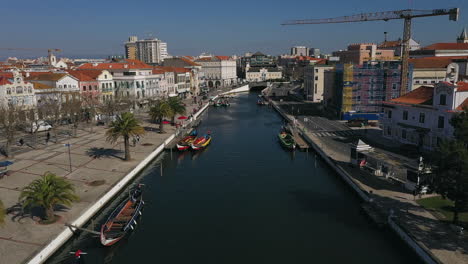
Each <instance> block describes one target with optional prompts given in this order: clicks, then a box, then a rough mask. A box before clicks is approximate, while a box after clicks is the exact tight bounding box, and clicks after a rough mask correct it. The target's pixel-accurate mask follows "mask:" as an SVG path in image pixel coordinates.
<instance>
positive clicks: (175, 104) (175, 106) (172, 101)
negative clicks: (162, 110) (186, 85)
mask: <svg viewBox="0 0 468 264" xmlns="http://www.w3.org/2000/svg"><path fill="white" fill-rule="evenodd" d="M167 103H168V104H169V107H170V108H171V110H172V114H171V118H172V124H174V123H175V117H176V115H178V114H179V115H183V114H185V105H184V103H183V102H182V99H180V98H179V97H176V96H174V97H169V99H167Z"/></svg>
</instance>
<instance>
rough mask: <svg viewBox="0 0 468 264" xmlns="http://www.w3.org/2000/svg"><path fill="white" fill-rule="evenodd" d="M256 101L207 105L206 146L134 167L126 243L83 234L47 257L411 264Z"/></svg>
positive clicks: (248, 98) (253, 97)
mask: <svg viewBox="0 0 468 264" xmlns="http://www.w3.org/2000/svg"><path fill="white" fill-rule="evenodd" d="M256 100H257V94H255V93H250V94H242V95H238V96H237V97H235V98H234V99H232V100H231V106H230V107H227V108H211V109H210V110H209V111H208V112H207V113H206V116H205V117H204V120H203V121H202V124H201V125H200V127H199V131H200V132H201V133H204V132H206V131H211V133H212V135H213V142H212V144H211V145H210V146H209V147H208V148H207V149H206V150H204V151H202V152H196V153H194V152H185V153H177V152H172V153H171V152H166V153H164V154H163V155H162V156H160V157H159V158H158V159H157V160H155V161H154V162H153V164H152V165H150V166H149V167H148V168H147V169H146V170H145V171H144V172H143V173H142V175H141V177H140V179H139V180H140V181H141V182H142V183H144V184H145V193H144V196H145V201H146V205H145V209H144V211H143V216H142V220H141V222H140V223H139V224H138V226H137V228H136V230H135V232H133V233H132V234H131V235H130V236H128V237H127V238H126V239H125V240H123V241H121V242H119V243H118V244H116V245H114V246H112V247H103V246H101V245H100V243H99V239H98V238H97V237H95V236H94V235H90V234H82V235H80V236H78V237H77V238H75V239H73V240H71V241H70V242H69V243H68V244H67V245H66V246H64V247H63V248H62V249H61V250H60V252H59V253H58V254H56V256H54V257H53V258H52V259H51V260H50V261H49V262H48V263H69V262H67V261H66V259H70V255H69V251H74V250H76V249H81V250H83V251H85V252H87V253H88V254H87V255H85V256H84V260H85V262H84V263H163V264H165V263H183V264H187V263H203V264H209V263H216V264H219V263H281V264H284V263H307V262H308V263H380V264H382V263H419V260H418V259H417V258H416V257H415V255H414V254H413V253H412V252H411V251H410V250H409V249H408V248H406V247H405V246H404V245H403V243H402V242H401V241H400V240H399V239H398V238H397V237H396V236H395V235H393V234H392V233H390V232H389V231H386V230H382V229H379V228H377V227H375V226H374V225H373V224H372V223H371V222H370V221H369V219H367V218H366V216H365V215H363V214H362V212H361V211H360V207H359V204H360V201H359V199H358V198H357V197H356V195H355V194H354V193H352V191H351V190H350V188H349V187H348V186H346V185H345V184H344V183H343V182H342V181H341V180H339V179H338V177H337V176H336V175H335V174H334V172H333V171H331V170H330V169H329V168H328V167H326V165H325V164H324V163H323V162H322V161H321V160H320V159H319V158H318V157H316V156H315V154H314V153H306V152H299V151H296V152H288V151H286V150H284V149H282V148H281V146H280V145H279V143H278V141H277V133H278V131H279V128H280V126H281V125H282V124H283V121H282V119H281V118H280V116H279V115H278V114H277V113H276V112H275V111H274V110H273V109H272V108H269V107H265V106H263V107H262V106H257V105H256ZM160 166H162V168H163V170H162V174H161V167H160ZM124 195H125V194H123V196H124ZM117 202H118V201H116V202H115V203H117ZM115 203H114V204H115ZM109 210H111V208H109V209H107V210H105V211H104V212H103V213H102V214H101V216H98V217H97V219H96V221H97V222H98V223H99V222H102V221H103V220H104V218H105V216H106V214H107V213H108V212H109Z"/></svg>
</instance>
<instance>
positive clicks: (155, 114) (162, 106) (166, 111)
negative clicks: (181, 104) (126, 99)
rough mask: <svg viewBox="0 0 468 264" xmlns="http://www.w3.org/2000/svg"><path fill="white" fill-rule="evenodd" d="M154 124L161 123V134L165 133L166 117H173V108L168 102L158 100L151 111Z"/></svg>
mask: <svg viewBox="0 0 468 264" xmlns="http://www.w3.org/2000/svg"><path fill="white" fill-rule="evenodd" d="M149 115H150V118H151V120H152V121H153V122H159V133H165V132H164V117H170V116H172V108H171V106H170V105H169V103H168V101H167V100H157V101H156V103H155V104H154V105H153V106H152V107H151V108H150V110H149Z"/></svg>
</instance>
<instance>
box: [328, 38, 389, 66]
mask: <svg viewBox="0 0 468 264" xmlns="http://www.w3.org/2000/svg"><path fill="white" fill-rule="evenodd" d="M333 56H336V57H339V58H340V63H352V64H357V65H362V64H363V63H364V62H365V61H389V60H394V57H395V55H394V51H393V50H387V49H378V48H377V45H376V44H374V43H357V44H351V45H349V46H348V49H347V50H344V51H335V52H333Z"/></svg>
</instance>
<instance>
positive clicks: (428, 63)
mask: <svg viewBox="0 0 468 264" xmlns="http://www.w3.org/2000/svg"><path fill="white" fill-rule="evenodd" d="M466 58H468V56H457V57H426V58H416V59H409V63H410V64H413V67H414V68H415V69H424V68H431V69H441V68H447V66H448V65H449V64H450V63H452V60H453V59H466Z"/></svg>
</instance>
